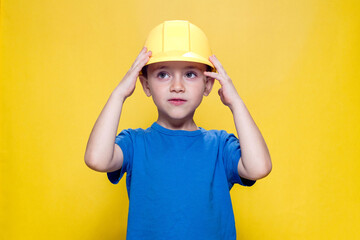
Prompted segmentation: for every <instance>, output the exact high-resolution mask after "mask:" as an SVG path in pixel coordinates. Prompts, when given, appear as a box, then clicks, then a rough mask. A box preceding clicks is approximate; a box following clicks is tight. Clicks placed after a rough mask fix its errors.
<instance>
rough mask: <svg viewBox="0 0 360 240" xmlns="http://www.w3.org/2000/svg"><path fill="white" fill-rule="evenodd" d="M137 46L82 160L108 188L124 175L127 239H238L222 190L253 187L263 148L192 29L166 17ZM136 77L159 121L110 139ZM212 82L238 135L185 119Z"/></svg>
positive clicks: (266, 167) (265, 160)
mask: <svg viewBox="0 0 360 240" xmlns="http://www.w3.org/2000/svg"><path fill="white" fill-rule="evenodd" d="M145 46H147V47H144V48H143V49H142V50H141V52H140V54H139V55H138V57H137V58H136V60H135V62H134V63H133V65H132V66H131V68H130V70H129V71H128V72H127V73H126V75H125V77H124V78H123V79H122V81H121V82H120V83H119V85H118V86H117V87H116V88H115V90H114V91H113V92H112V94H111V96H110V98H109V100H108V102H107V103H106V105H105V107H104V109H103V110H102V112H101V114H100V116H99V118H98V120H97V121H96V123H95V126H94V128H93V130H92V132H91V135H90V138H89V141H88V145H87V149H86V153H85V162H86V164H87V165H88V166H89V167H90V168H91V169H93V170H96V171H100V172H107V176H108V178H109V180H110V181H111V182H112V183H113V184H117V183H118V182H119V181H120V179H121V178H122V176H123V174H124V173H125V172H127V176H126V186H127V191H128V197H129V216H128V226H127V239H186V240H188V239H207V240H208V239H222V240H224V239H236V230H235V222H234V214H233V210H232V204H231V198H230V193H229V191H230V189H231V188H232V186H233V184H235V183H239V184H241V185H244V186H251V185H253V184H254V183H255V181H256V180H257V179H260V178H263V177H265V176H266V175H268V174H269V173H270V171H271V168H272V165H271V160H270V155H269V151H268V149H267V146H266V143H265V141H264V139H263V138H262V136H261V133H260V131H259V130H258V128H257V127H256V125H255V123H254V121H253V120H252V118H251V116H250V114H249V112H248V111H247V109H246V107H245V104H244V103H243V101H242V99H241V98H240V96H239V95H238V93H237V91H236V89H235V87H234V85H233V84H232V81H231V79H230V78H229V77H228V75H227V74H226V72H225V70H224V68H223V67H222V65H221V64H220V62H219V61H218V59H217V58H216V57H215V56H214V55H212V56H210V55H211V50H210V48H209V44H208V42H207V38H206V36H205V34H204V33H203V32H202V31H201V30H200V29H199V28H198V27H196V26H195V25H193V24H191V23H189V22H187V21H165V22H164V23H163V24H160V25H159V26H157V27H156V28H154V29H153V30H152V31H151V33H150V34H149V37H148V39H147V41H146V43H145ZM148 48H149V49H150V51H147V49H148ZM209 60H210V61H209ZM215 69H216V70H217V71H218V72H216V71H215ZM137 77H139V79H140V81H141V84H142V87H143V90H144V92H145V94H146V95H147V96H148V97H149V96H152V98H153V101H154V103H155V105H156V107H157V109H158V119H157V121H156V122H154V123H153V124H152V125H151V127H149V128H147V129H140V128H139V129H126V130H123V131H121V132H120V134H118V135H117V136H116V132H117V127H118V123H119V119H120V115H121V109H122V105H123V103H124V101H125V99H126V98H127V97H129V96H130V95H131V94H132V93H133V91H134V89H135V84H136V79H137ZM215 79H217V80H218V81H219V82H220V84H221V88H220V89H219V92H218V93H219V95H220V98H221V101H222V102H223V104H225V105H226V106H228V107H229V108H230V110H231V111H232V113H233V116H234V122H235V125H236V130H237V133H238V136H239V139H237V138H236V137H235V136H234V135H233V134H228V133H227V132H225V131H223V130H222V131H218V130H209V131H208V130H205V129H203V128H201V127H198V126H197V125H196V123H195V122H194V120H193V116H194V113H195V110H196V108H197V107H198V106H199V105H200V103H201V101H202V98H203V96H207V95H208V94H209V93H210V92H211V89H212V87H213V84H214V80H215ZM114 143H115V144H114ZM240 149H241V150H240Z"/></svg>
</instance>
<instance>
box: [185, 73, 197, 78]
mask: <svg viewBox="0 0 360 240" xmlns="http://www.w3.org/2000/svg"><path fill="white" fill-rule="evenodd" d="M186 76H187V77H189V78H196V77H197V74H196V73H195V72H187V73H186Z"/></svg>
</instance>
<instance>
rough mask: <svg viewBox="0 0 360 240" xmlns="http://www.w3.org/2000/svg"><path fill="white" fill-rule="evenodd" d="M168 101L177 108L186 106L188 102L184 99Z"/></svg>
mask: <svg viewBox="0 0 360 240" xmlns="http://www.w3.org/2000/svg"><path fill="white" fill-rule="evenodd" d="M168 101H169V102H170V103H171V104H173V105H175V106H179V105H181V104H184V103H185V102H186V100H185V99H182V98H171V99H169V100H168Z"/></svg>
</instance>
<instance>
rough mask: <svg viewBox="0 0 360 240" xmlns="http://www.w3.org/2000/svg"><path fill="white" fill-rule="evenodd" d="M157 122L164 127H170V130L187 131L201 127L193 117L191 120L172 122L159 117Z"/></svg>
mask: <svg viewBox="0 0 360 240" xmlns="http://www.w3.org/2000/svg"><path fill="white" fill-rule="evenodd" d="M156 122H157V123H158V124H159V125H161V126H162V127H164V128H167V129H170V130H186V131H196V130H199V128H198V127H197V126H196V123H195V122H194V120H193V119H191V120H189V121H184V120H172V121H171V122H170V121H164V120H161V119H158V120H157V121H156Z"/></svg>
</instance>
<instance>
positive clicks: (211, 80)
mask: <svg viewBox="0 0 360 240" xmlns="http://www.w3.org/2000/svg"><path fill="white" fill-rule="evenodd" d="M214 81H215V79H214V78H211V77H206V80H205V89H204V96H208V95H209V94H210V92H211V89H212V88H213V86H214Z"/></svg>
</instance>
